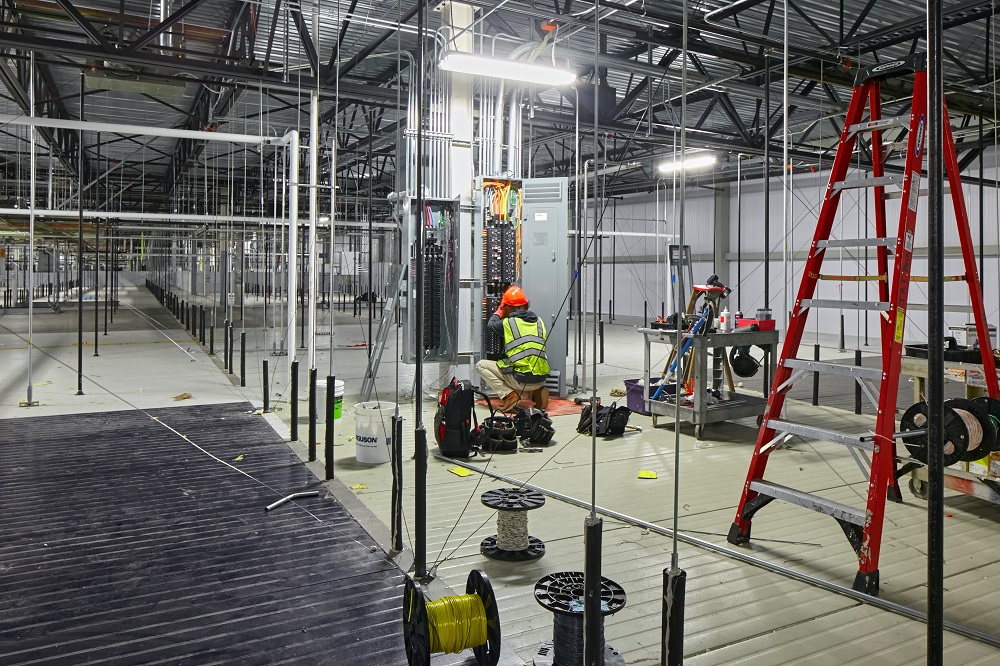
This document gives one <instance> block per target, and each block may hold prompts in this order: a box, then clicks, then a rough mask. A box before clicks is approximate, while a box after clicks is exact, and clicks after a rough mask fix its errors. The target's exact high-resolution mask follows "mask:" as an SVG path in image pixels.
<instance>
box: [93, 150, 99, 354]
mask: <svg viewBox="0 0 1000 666" xmlns="http://www.w3.org/2000/svg"><path fill="white" fill-rule="evenodd" d="M100 151H101V133H100V132H98V133H97V164H98V168H100V164H101V152H100ZM100 242H101V224H100V222H94V356H100V355H101V354H100V344H101V337H100V336H101V299H100V296H101V250H100Z"/></svg>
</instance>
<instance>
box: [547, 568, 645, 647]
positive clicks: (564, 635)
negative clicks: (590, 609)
mask: <svg viewBox="0 0 1000 666" xmlns="http://www.w3.org/2000/svg"><path fill="white" fill-rule="evenodd" d="M585 578H586V576H585V574H584V573H583V572H582V571H560V572H556V573H552V574H549V575H547V576H543V577H542V578H540V579H539V580H538V582H537V583H535V591H534V594H535V601H537V602H538V603H539V604H540V605H541V606H542V607H543V608H545V609H547V610H549V611H552V613H554V615H555V617H554V618H553V640H552V641H545V642H543V643H542V644H541V645H539V646H538V650H537V651H536V653H535V665H536V666H542V664H551V665H552V666H574V665H575V664H576V663H578V662H577V660H576V658H577V657H578V656H579V657H581V659H580V662H582V649H583V642H582V641H583V598H584V580H585ZM625 601H626V595H625V588H623V587H622V586H621V585H619V584H618V583H616V582H614V581H613V580H610V579H608V578H604V577H603V576H602V577H601V618H602V622H601V636H602V637H603V635H604V625H603V618H604V617H605V616H608V615H613V614H615V613H617V612H618V611H620V610H621V609H622V608H624V607H625ZM567 640H572V641H574V644H573V645H567V644H566V641H567ZM560 648H562V649H560ZM553 653H554V654H553ZM603 655H604V664H605V666H618V665H620V664H621V665H623V664H624V663H625V660H624V658H623V657H622V656H621V654H619V653H618V651H617V650H615V649H614V648H613V647H611V646H610V645H608V644H606V643H605V646H604V651H603Z"/></svg>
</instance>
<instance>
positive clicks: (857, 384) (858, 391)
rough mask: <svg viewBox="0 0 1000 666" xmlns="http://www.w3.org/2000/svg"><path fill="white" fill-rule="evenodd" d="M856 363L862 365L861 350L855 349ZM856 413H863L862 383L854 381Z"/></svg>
mask: <svg viewBox="0 0 1000 666" xmlns="http://www.w3.org/2000/svg"><path fill="white" fill-rule="evenodd" d="M854 365H856V366H858V367H859V368H860V367H861V350H860V349H855V350H854ZM854 413H855V414H860V413H861V383H860V382H854Z"/></svg>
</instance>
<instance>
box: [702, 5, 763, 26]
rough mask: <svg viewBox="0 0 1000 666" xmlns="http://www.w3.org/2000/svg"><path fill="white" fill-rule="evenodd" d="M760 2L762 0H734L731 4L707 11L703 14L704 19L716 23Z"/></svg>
mask: <svg viewBox="0 0 1000 666" xmlns="http://www.w3.org/2000/svg"><path fill="white" fill-rule="evenodd" d="M762 2H764V0H736V2H734V3H733V4H731V5H726V6H724V7H719V8H718V9H713V10H712V11H710V12H708V13H707V14H705V20H706V21H708V22H709V23H718V22H719V21H724V20H725V19H727V18H729V17H730V16H735V15H736V14H739V13H740V12H742V11H745V10H747V9H752V8H753V7H756V6H757V5H759V4H760V3H762Z"/></svg>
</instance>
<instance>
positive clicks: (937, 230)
mask: <svg viewBox="0 0 1000 666" xmlns="http://www.w3.org/2000/svg"><path fill="white" fill-rule="evenodd" d="M941 4H942V3H940V2H928V3H927V52H928V54H927V55H928V58H927V72H928V81H929V84H928V86H927V88H928V100H927V117H928V123H927V126H928V141H929V144H930V145H929V146H928V151H927V153H928V154H929V155H930V158H929V159H928V160H927V162H928V179H927V181H928V182H927V188H928V197H927V200H928V207H927V208H928V210H927V221H928V225H927V227H928V232H927V248H928V250H927V286H928V290H927V291H928V296H927V331H928V335H927V406H928V414H927V416H928V419H927V477H928V482H929V483H928V485H929V490H928V496H927V663H928V664H929V665H930V666H938V665H940V664H943V663H944V437H943V434H944V433H943V429H942V425H943V421H944V349H943V346H942V345H943V343H944V300H943V297H944V294H943V291H944V290H943V285H944V244H945V238H944V117H943V116H944V114H943V101H944V77H943V72H942V65H943V48H942V38H943V36H944V21H943V15H942V8H941Z"/></svg>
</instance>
